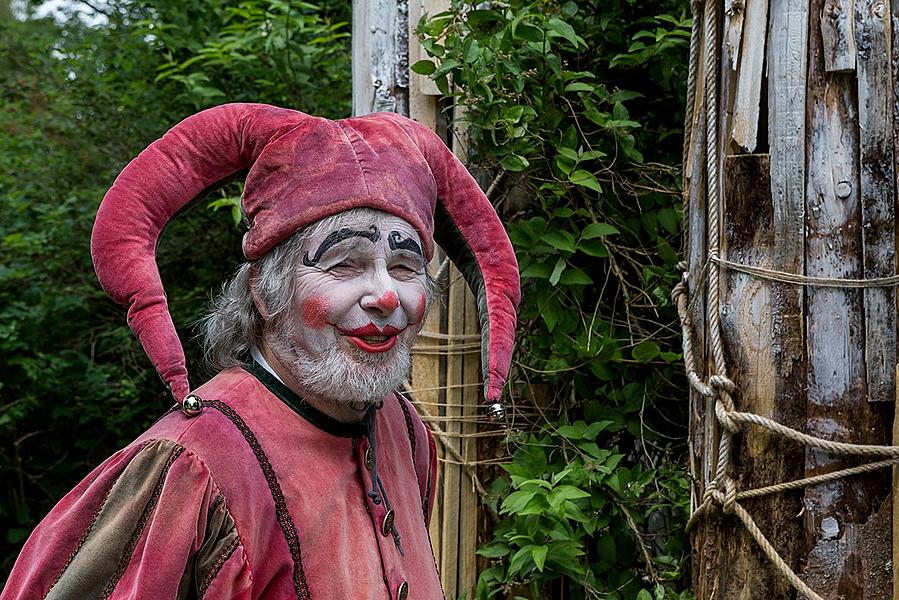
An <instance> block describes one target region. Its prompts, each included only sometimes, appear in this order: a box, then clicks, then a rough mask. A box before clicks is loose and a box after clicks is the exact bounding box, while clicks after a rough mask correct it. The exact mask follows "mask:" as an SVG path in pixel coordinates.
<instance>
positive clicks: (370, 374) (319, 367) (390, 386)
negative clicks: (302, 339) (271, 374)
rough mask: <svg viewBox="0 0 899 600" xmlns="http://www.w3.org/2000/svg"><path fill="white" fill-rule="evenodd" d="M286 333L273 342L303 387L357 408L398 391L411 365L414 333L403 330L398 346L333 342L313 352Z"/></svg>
mask: <svg viewBox="0 0 899 600" xmlns="http://www.w3.org/2000/svg"><path fill="white" fill-rule="evenodd" d="M285 333H286V335H283V337H282V336H277V339H274V340H271V341H272V342H273V343H272V344H271V346H272V349H273V350H274V352H275V354H276V356H277V357H278V360H279V361H280V362H281V364H283V365H284V367H285V368H287V370H289V371H290V374H291V375H292V376H293V378H294V380H295V381H296V382H297V383H298V384H299V385H300V386H301V387H302V391H303V392H304V393H307V394H310V395H312V396H315V397H317V398H321V399H323V400H329V401H331V402H334V403H335V404H342V405H344V406H349V407H351V408H353V409H356V410H362V409H364V408H366V407H368V406H370V405H372V404H377V403H379V402H380V401H381V400H382V399H383V398H384V396H386V395H387V394H389V393H391V392H393V391H396V390H397V389H398V388H399V387H400V386H401V385H402V383H403V382H404V381H405V380H406V378H407V376H408V374H409V370H410V369H411V367H412V354H411V347H412V340H413V336H411V335H402V334H401V335H400V338H399V339H398V340H397V344H396V346H394V347H393V348H392V349H390V350H389V351H387V352H383V353H370V352H365V351H364V350H361V349H357V348H355V347H352V348H343V347H341V346H342V345H343V344H334V345H331V346H329V347H328V348H327V349H326V350H325V351H324V352H322V353H320V354H312V353H310V352H309V351H307V350H306V349H304V348H301V347H299V346H297V345H296V344H295V343H293V342H292V340H291V338H292V337H293V336H291V335H290V333H289V332H285ZM404 333H405V332H404Z"/></svg>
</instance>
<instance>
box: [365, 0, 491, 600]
mask: <svg viewBox="0 0 899 600" xmlns="http://www.w3.org/2000/svg"><path fill="white" fill-rule="evenodd" d="M448 8H449V0H412V1H407V0H390V1H387V2H365V1H362V0H354V2H353V114H355V115H360V114H367V113H371V112H377V111H393V112H398V113H400V114H403V115H406V116H409V117H411V118H413V119H415V120H416V121H419V122H420V123H423V124H425V125H427V126H428V127H430V128H431V129H434V130H435V131H437V132H438V133H440V134H442V135H446V137H447V139H446V141H447V142H448V144H449V145H450V146H451V147H452V149H453V151H454V152H455V153H456V155H457V156H458V157H459V158H460V159H461V160H463V161H465V160H466V158H467V156H466V152H467V151H466V147H465V143H464V142H465V135H464V132H463V131H462V127H461V124H459V123H457V124H456V126H455V128H450V127H448V125H449V124H448V123H447V119H446V117H445V116H444V115H443V114H442V113H441V110H440V109H441V106H440V102H439V100H440V97H441V96H442V94H441V93H440V91H439V90H438V89H437V86H436V85H435V84H434V82H433V81H431V80H430V79H428V78H427V77H424V76H421V75H416V74H414V73H410V70H409V65H410V64H413V63H415V62H416V61H418V60H419V59H421V58H425V53H424V50H423V49H422V48H421V45H420V44H419V42H418V40H417V39H416V37H415V34H414V30H415V27H416V25H417V24H418V21H419V19H420V18H421V17H422V15H424V14H431V15H434V14H437V13H439V12H442V11H444V10H447V9H448ZM455 112H456V116H458V113H459V112H460V107H458V106H457V107H455ZM443 259H444V255H443V252H442V251H440V250H439V249H438V251H437V252H436V253H435V256H434V259H433V260H432V262H431V265H430V269H431V271H432V273H437V272H438V271H441V270H443V272H444V273H445V277H444V278H443V281H441V282H440V283H441V284H443V286H444V287H445V294H444V296H443V298H441V299H439V300H438V301H437V302H436V303H435V306H434V307H433V308H432V310H431V312H430V315H429V317H428V320H427V322H426V324H425V326H424V328H423V329H422V332H421V334H420V335H419V338H418V340H417V342H416V345H415V346H414V347H413V350H412V352H413V365H412V372H411V374H410V379H409V386H410V395H411V397H412V400H413V402H415V403H416V405H417V407H418V410H419V413H421V415H422V417H423V418H424V420H425V422H426V423H428V425H429V426H430V427H431V429H432V430H433V431H434V432H435V437H436V441H437V449H438V454H439V457H440V468H439V469H438V480H437V482H435V487H436V490H437V491H436V498H435V506H434V507H433V510H432V516H431V526H430V532H431V545H432V548H433V550H434V558H435V562H436V564H437V565H438V567H439V570H440V577H441V583H442V585H443V590H444V593H445V595H446V597H447V598H458V597H460V596H466V597H469V598H471V597H472V596H473V594H474V588H475V584H476V582H477V554H476V552H477V548H478V543H479V542H478V533H479V531H481V530H482V529H483V527H482V522H483V520H484V515H483V510H482V508H481V507H480V505H479V502H478V494H477V492H476V490H475V487H474V482H475V478H474V477H472V474H473V473H474V469H475V466H476V464H477V460H478V447H477V443H476V442H477V438H476V436H477V429H478V422H479V420H481V419H479V417H478V415H479V413H480V411H479V408H478V407H479V405H480V400H479V394H480V392H479V390H480V386H481V379H480V377H481V370H480V344H479V340H480V333H479V321H478V318H477V308H476V303H475V300H474V296H473V295H472V294H471V292H470V291H469V289H468V286H467V285H466V284H465V282H464V280H463V279H462V277H461V275H460V274H459V272H458V271H457V270H456V269H455V268H454V267H447V268H445V269H441V266H442V263H443ZM481 541H483V540H481Z"/></svg>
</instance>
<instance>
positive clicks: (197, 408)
mask: <svg viewBox="0 0 899 600" xmlns="http://www.w3.org/2000/svg"><path fill="white" fill-rule="evenodd" d="M181 412H183V413H184V414H185V415H187V416H188V417H196V416H197V415H198V414H200V413H201V412H203V401H202V400H201V399H200V397H199V396H194V395H193V394H190V395H189V396H185V397H184V402H182V403H181Z"/></svg>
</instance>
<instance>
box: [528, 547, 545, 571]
mask: <svg viewBox="0 0 899 600" xmlns="http://www.w3.org/2000/svg"><path fill="white" fill-rule="evenodd" d="M548 551H549V547H548V546H531V558H533V559H534V564H535V565H537V570H538V571H540V572H541V573H542V572H543V565H544V563H545V562H546V553H547V552H548Z"/></svg>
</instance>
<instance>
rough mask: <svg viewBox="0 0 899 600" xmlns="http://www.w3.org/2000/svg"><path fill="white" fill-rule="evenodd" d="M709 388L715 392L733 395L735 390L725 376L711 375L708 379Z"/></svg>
mask: <svg viewBox="0 0 899 600" xmlns="http://www.w3.org/2000/svg"><path fill="white" fill-rule="evenodd" d="M709 387H710V388H712V389H713V390H715V391H716V392H722V391H723V392H727V393H728V394H733V393H734V392H735V391H736V390H737V386H736V384H735V383H734V382H733V381H732V380H731V378H730V377H728V376H727V375H712V376H711V377H709Z"/></svg>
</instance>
